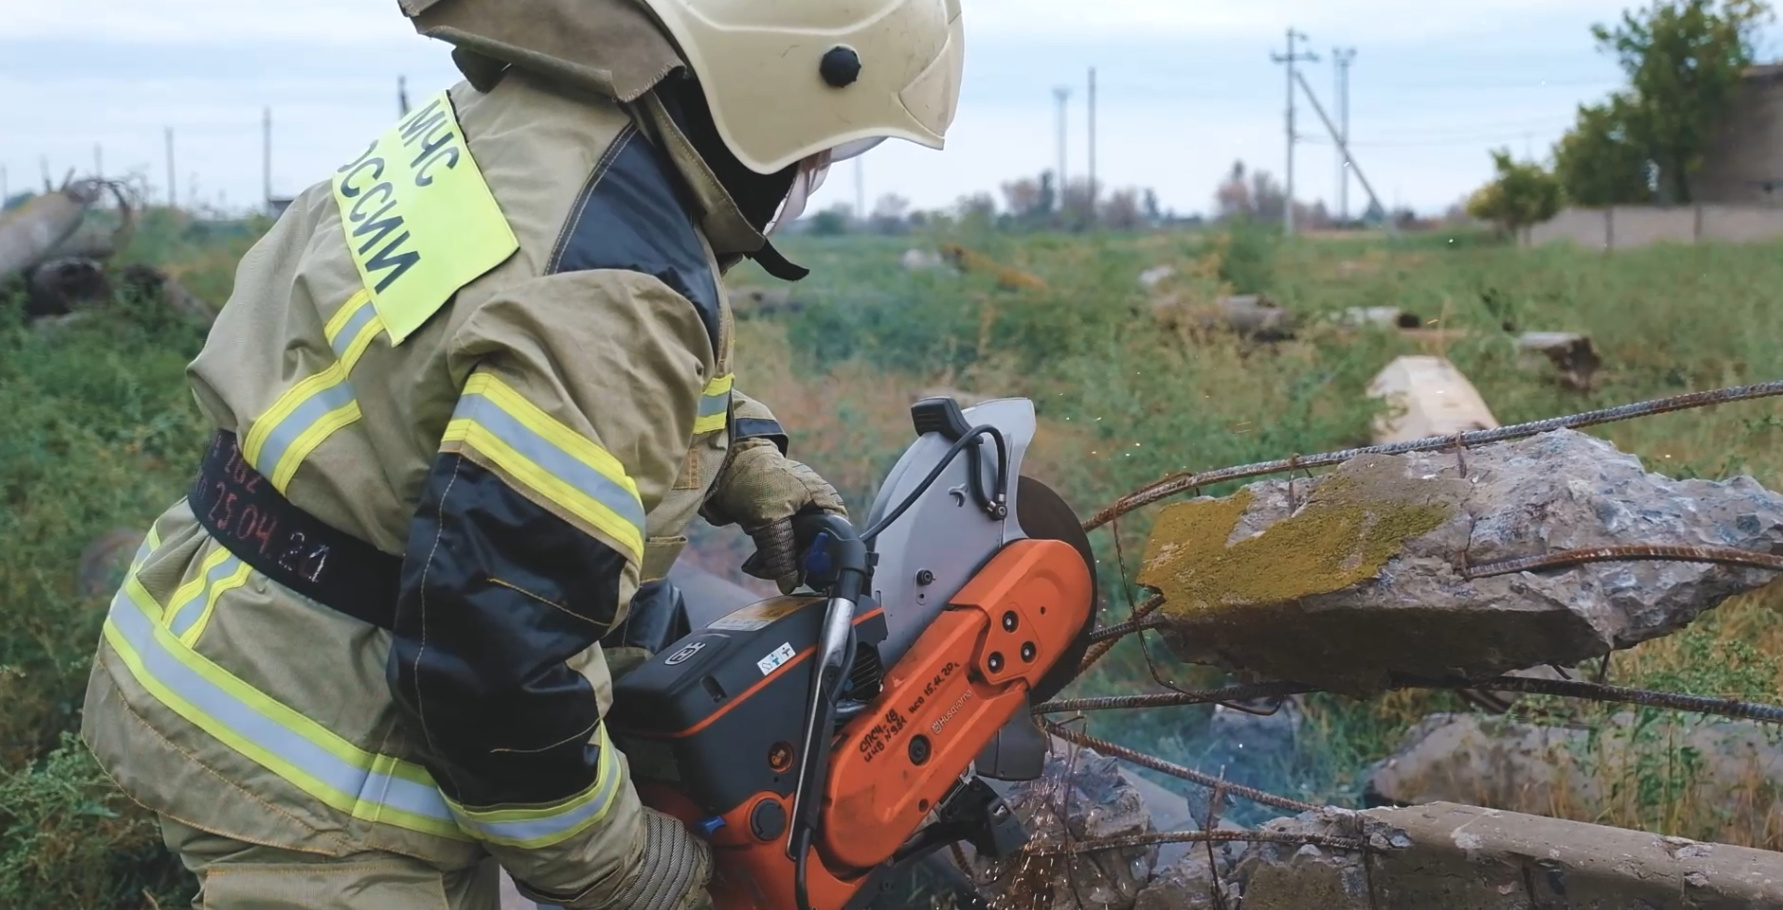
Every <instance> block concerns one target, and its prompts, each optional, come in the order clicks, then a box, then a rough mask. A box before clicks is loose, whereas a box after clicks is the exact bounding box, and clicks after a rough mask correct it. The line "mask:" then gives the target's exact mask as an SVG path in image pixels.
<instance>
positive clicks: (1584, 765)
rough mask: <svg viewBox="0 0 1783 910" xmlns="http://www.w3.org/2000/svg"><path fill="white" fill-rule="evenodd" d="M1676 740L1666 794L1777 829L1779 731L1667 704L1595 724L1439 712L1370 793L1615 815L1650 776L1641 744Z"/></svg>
mask: <svg viewBox="0 0 1783 910" xmlns="http://www.w3.org/2000/svg"><path fill="white" fill-rule="evenodd" d="M1653 742H1662V743H1671V744H1674V749H1675V751H1677V752H1678V754H1679V755H1686V756H1689V758H1688V761H1687V762H1686V761H1682V760H1680V761H1679V762H1678V763H1677V764H1675V765H1672V766H1670V770H1671V777H1672V779H1670V780H1665V779H1664V772H1663V771H1662V772H1661V779H1662V780H1663V782H1664V784H1665V785H1666V786H1667V787H1668V788H1669V791H1670V800H1671V801H1672V803H1673V804H1674V806H1676V807H1678V808H1680V809H1681V810H1684V811H1689V808H1688V807H1691V806H1694V807H1698V808H1702V809H1704V810H1707V811H1708V812H1710V813H1714V814H1725V816H1726V819H1727V821H1726V823H1725V824H1726V825H1727V826H1728V828H1729V829H1730V830H1745V831H1751V832H1764V831H1773V832H1774V831H1783V797H1780V796H1779V794H1783V736H1780V734H1779V732H1778V731H1777V730H1776V729H1775V728H1773V727H1767V726H1764V725H1761V724H1756V723H1749V722H1745V721H1732V720H1726V721H1722V720H1717V721H1702V720H1698V719H1695V718H1691V717H1690V716H1688V715H1676V714H1666V715H1663V716H1661V717H1659V718H1658V719H1651V720H1647V721H1645V722H1642V721H1641V720H1640V718H1639V716H1638V715H1637V714H1635V713H1634V712H1626V713H1620V714H1617V715H1615V716H1614V717H1612V718H1611V719H1610V720H1609V722H1607V723H1603V724H1596V725H1594V728H1593V729H1584V728H1581V727H1578V726H1557V725H1556V726H1550V725H1545V724H1535V723H1525V722H1521V721H1514V720H1510V719H1507V718H1481V717H1476V716H1473V715H1467V714H1436V715H1432V716H1430V717H1427V718H1425V719H1424V720H1423V721H1421V722H1420V723H1419V724H1418V725H1417V726H1415V727H1413V728H1412V729H1411V730H1410V731H1408V732H1407V733H1406V735H1405V738H1404V741H1403V744H1402V745H1401V746H1400V748H1399V750H1398V751H1397V752H1395V753H1394V754H1393V755H1391V756H1389V757H1387V758H1386V759H1384V760H1382V761H1381V762H1380V763H1379V764H1377V765H1376V766H1375V767H1374V769H1373V771H1372V772H1371V773H1370V774H1369V778H1368V785H1367V795H1368V799H1369V801H1370V802H1373V803H1376V804H1387V805H1412V804H1421V803H1430V802H1455V803H1467V804H1469V805H1476V806H1485V807H1488V808H1492V809H1506V810H1510V811H1514V812H1528V813H1533V814H1539V815H1563V816H1571V817H1580V816H1584V817H1592V818H1604V817H1611V815H1612V812H1613V811H1614V810H1615V809H1616V808H1617V807H1616V806H1615V805H1614V803H1615V802H1616V801H1617V800H1618V799H1621V800H1632V799H1634V798H1635V797H1636V796H1637V795H1638V790H1639V788H1638V787H1637V786H1636V778H1638V777H1641V776H1643V775H1645V776H1648V777H1651V776H1652V775H1653V774H1654V769H1653V768H1652V767H1651V766H1650V765H1651V761H1650V760H1648V761H1643V760H1642V755H1643V754H1644V752H1643V748H1645V751H1646V752H1650V751H1651V744H1652V743H1653Z"/></svg>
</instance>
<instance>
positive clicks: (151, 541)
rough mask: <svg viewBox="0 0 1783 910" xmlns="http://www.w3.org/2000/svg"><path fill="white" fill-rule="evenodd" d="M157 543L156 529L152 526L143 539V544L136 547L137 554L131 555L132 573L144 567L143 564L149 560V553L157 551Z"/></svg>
mask: <svg viewBox="0 0 1783 910" xmlns="http://www.w3.org/2000/svg"><path fill="white" fill-rule="evenodd" d="M156 543H157V542H156V540H155V530H154V529H153V528H150V529H149V533H148V534H147V535H146V536H144V537H143V539H142V546H139V547H137V548H136V555H135V556H132V557H130V574H131V575H135V574H136V570H137V569H140V568H142V564H143V563H144V562H146V561H147V560H148V558H149V555H150V554H152V553H154V552H155V546H156Z"/></svg>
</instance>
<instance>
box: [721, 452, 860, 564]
mask: <svg viewBox="0 0 1783 910" xmlns="http://www.w3.org/2000/svg"><path fill="white" fill-rule="evenodd" d="M808 511H818V512H829V513H831V514H835V515H840V516H842V517H844V518H846V517H848V507H847V506H846V505H844V504H843V502H842V496H841V494H839V493H837V492H836V488H835V487H833V486H830V484H829V481H826V480H824V479H823V478H822V477H820V476H818V474H817V472H816V471H813V470H811V469H810V468H808V467H806V466H805V465H803V464H800V463H799V462H796V461H793V460H792V459H790V458H787V457H786V456H785V455H782V454H780V448H779V447H778V446H776V445H775V444H774V443H773V441H771V440H768V439H745V440H743V441H742V442H739V443H737V444H736V446H735V447H733V448H732V449H731V451H730V455H729V457H728V458H727V459H726V461H725V465H724V469H723V470H722V471H721V472H719V475H718V482H717V483H715V484H714V485H713V487H712V493H711V495H710V496H709V497H707V499H706V506H705V509H704V510H703V511H702V513H701V514H703V515H704V516H705V518H706V520H707V521H709V522H711V523H712V524H714V525H717V526H719V527H723V526H725V525H729V524H736V525H740V526H741V527H742V528H743V531H744V533H746V534H748V535H749V537H750V539H752V540H754V541H755V555H754V556H751V557H749V560H748V561H747V562H745V563H743V571H744V572H747V573H748V574H750V575H753V576H755V577H756V578H763V579H767V580H768V581H772V582H774V583H775V584H776V585H778V586H779V587H780V593H782V594H791V593H792V592H793V589H794V588H797V587H798V586H799V580H800V577H801V575H802V574H803V573H802V571H801V570H800V568H799V556H800V551H799V546H800V544H801V543H802V542H801V541H800V540H798V538H797V535H796V534H794V533H793V527H792V519H793V516H795V515H798V514H800V513H803V512H808Z"/></svg>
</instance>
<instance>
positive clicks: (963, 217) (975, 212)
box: [954, 193, 997, 230]
mask: <svg viewBox="0 0 1783 910" xmlns="http://www.w3.org/2000/svg"><path fill="white" fill-rule="evenodd" d="M954 212H955V214H956V216H957V217H958V218H959V221H960V224H961V225H963V226H965V227H967V228H969V229H971V230H986V229H988V228H990V227H991V225H992V224H993V223H995V221H996V218H997V200H996V199H995V198H993V197H992V196H991V194H989V193H973V194H971V195H968V196H961V197H960V198H959V201H958V202H956V203H954Z"/></svg>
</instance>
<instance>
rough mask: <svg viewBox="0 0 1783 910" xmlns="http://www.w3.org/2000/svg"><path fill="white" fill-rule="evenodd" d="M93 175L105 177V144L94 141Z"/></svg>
mask: <svg viewBox="0 0 1783 910" xmlns="http://www.w3.org/2000/svg"><path fill="white" fill-rule="evenodd" d="M93 176H95V177H99V178H102V179H103V178H104V177H105V146H103V145H100V144H99V143H97V142H95V143H93Z"/></svg>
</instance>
